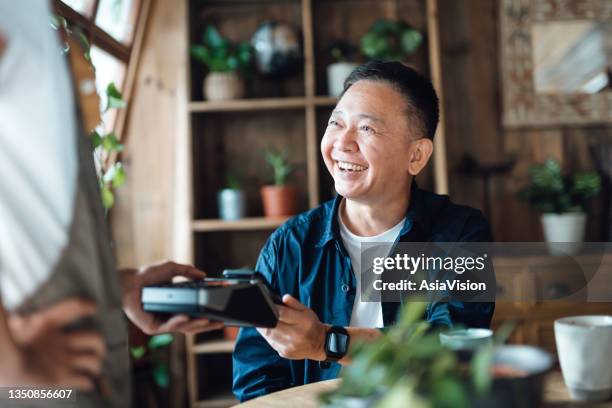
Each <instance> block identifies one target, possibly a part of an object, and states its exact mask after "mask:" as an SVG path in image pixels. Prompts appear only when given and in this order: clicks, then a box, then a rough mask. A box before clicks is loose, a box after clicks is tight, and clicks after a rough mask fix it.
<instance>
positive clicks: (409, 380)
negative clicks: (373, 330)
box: [319, 300, 553, 408]
mask: <svg viewBox="0 0 612 408" xmlns="http://www.w3.org/2000/svg"><path fill="white" fill-rule="evenodd" d="M426 307H427V303H426V302H419V301H414V300H413V301H409V302H407V303H406V304H405V305H404V306H403V309H402V314H401V316H400V318H399V319H398V322H397V323H396V324H395V325H394V326H393V327H391V328H389V330H387V331H385V333H383V334H382V335H381V336H379V337H378V338H376V339H375V340H373V341H369V342H368V341H366V342H363V341H362V342H359V343H357V342H356V344H354V345H352V346H351V348H350V349H349V356H350V358H351V364H350V365H348V366H346V367H344V368H343V375H342V378H341V381H340V385H339V387H338V388H336V389H335V390H332V391H329V392H325V393H323V394H321V395H320V396H319V400H320V402H321V403H322V406H323V407H325V408H332V407H334V408H362V407H363V408H366V407H377V408H397V407H416V408H446V407H448V408H450V407H452V408H468V407H476V408H484V407H506V408H515V407H517V408H518V407H520V408H536V407H539V406H541V399H542V395H543V386H542V384H543V382H542V381H543V378H544V376H545V375H546V373H547V372H548V370H550V368H551V367H552V365H553V360H552V358H551V357H550V355H548V353H546V352H544V351H543V350H541V349H538V348H536V347H532V346H516V345H515V346H504V345H503V343H504V342H505V341H506V339H507V338H508V337H509V336H510V334H511V333H512V330H513V327H514V324H513V323H510V322H507V323H504V324H503V325H502V326H501V327H500V328H499V329H498V330H497V332H496V334H495V336H494V338H493V340H492V341H490V342H487V343H483V344H482V345H480V346H479V347H477V348H475V349H474V350H473V351H472V352H471V353H470V354H469V355H468V356H466V358H462V357H461V354H460V353H459V352H458V351H457V350H453V349H452V348H451V347H448V346H447V345H444V344H442V342H441V341H440V337H441V336H440V334H442V332H441V331H440V330H439V329H438V330H436V329H434V328H432V327H431V326H430V324H429V323H428V322H426V321H423V320H422V319H423V316H424V314H425V310H426Z"/></svg>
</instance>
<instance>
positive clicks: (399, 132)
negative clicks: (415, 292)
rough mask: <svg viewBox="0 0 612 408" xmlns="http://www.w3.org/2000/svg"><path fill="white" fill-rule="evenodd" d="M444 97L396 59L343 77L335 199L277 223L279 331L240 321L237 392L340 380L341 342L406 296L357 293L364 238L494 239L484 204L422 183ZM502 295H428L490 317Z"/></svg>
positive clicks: (429, 315)
mask: <svg viewBox="0 0 612 408" xmlns="http://www.w3.org/2000/svg"><path fill="white" fill-rule="evenodd" d="M438 116H439V113H438V98H437V96H436V93H435V91H434V89H433V86H432V85H431V83H430V82H429V80H427V79H426V78H425V77H423V76H421V75H420V74H418V73H417V72H416V71H415V70H413V69H412V68H409V67H406V66H404V65H402V64H401V63H399V62H378V61H374V62H369V63H366V64H364V65H361V66H360V67H358V68H356V69H355V70H354V71H353V72H352V73H351V75H350V76H349V77H348V78H347V80H346V82H345V86H344V93H343V95H342V97H341V98H340V101H339V102H338V104H337V105H336V107H335V109H334V110H333V112H332V114H331V117H330V118H329V122H328V125H327V129H326V131H325V135H324V136H323V139H322V142H321V154H322V156H323V160H324V161H325V165H326V167H327V170H328V171H329V173H330V174H331V176H332V177H333V179H334V183H335V189H336V191H337V193H338V195H337V197H336V198H335V199H333V200H331V201H329V202H327V203H324V204H323V205H321V206H320V207H318V208H316V209H314V210H311V211H308V212H306V213H303V214H301V215H299V216H297V217H295V218H293V219H291V220H290V221H288V222H287V223H286V224H284V225H283V226H281V227H280V228H279V229H277V230H276V231H275V232H274V233H273V234H272V235H271V236H270V238H269V239H268V241H267V243H266V244H265V246H264V248H263V249H262V251H261V255H260V257H259V260H258V262H257V267H256V268H257V270H258V271H259V272H261V273H262V274H263V275H264V276H265V277H266V279H268V281H269V283H270V284H271V285H272V287H273V288H274V290H276V291H277V293H279V294H282V295H283V303H284V306H279V313H280V317H279V323H278V325H277V326H276V327H275V328H274V329H262V328H258V329H255V328H243V329H242V330H241V331H240V334H239V336H238V339H237V343H236V347H235V351H234V357H233V362H234V379H233V391H234V394H235V395H236V397H237V398H238V399H240V400H241V401H245V400H248V399H251V398H254V397H258V396H261V395H264V394H268V393H270V392H274V391H278V390H281V389H284V388H288V387H292V386H296V385H302V384H306V383H311V382H315V381H320V380H327V379H332V378H336V377H337V376H338V373H339V371H340V367H341V365H344V364H348V363H350V362H349V361H348V359H347V357H346V356H345V354H346V349H345V348H344V347H342V346H340V347H339V348H338V349H336V350H333V349H331V348H330V347H328V346H327V347H326V343H337V344H340V345H342V344H344V343H346V342H347V341H348V342H349V343H350V342H352V341H354V340H355V339H357V338H359V339H365V340H366V341H367V339H373V338H376V337H377V336H379V335H380V334H381V330H380V329H382V328H384V327H387V326H390V325H393V324H394V322H395V320H396V317H397V313H398V311H399V303H390V302H383V303H381V302H361V301H359V298H358V297H357V298H356V296H358V294H359V293H360V276H359V271H360V265H359V264H360V243H361V242H363V241H367V242H373V241H375V242H387V243H391V242H397V241H402V242H427V241H439V242H460V241H474V242H488V241H490V240H491V233H490V228H489V225H488V223H487V221H486V220H485V219H484V217H483V216H482V214H481V213H480V211H478V210H475V209H472V208H468V207H465V206H459V205H456V204H453V203H452V202H451V201H450V200H449V198H448V197H447V196H441V195H437V194H433V193H429V192H426V191H423V190H421V189H419V188H418V186H417V185H416V183H415V181H414V177H415V176H416V175H418V174H419V173H420V172H421V171H422V170H423V168H424V167H425V166H426V164H427V162H428V161H429V159H430V157H431V154H432V151H433V142H432V140H433V137H434V134H435V131H436V127H437V123H438ZM494 306H495V305H494V303H461V302H454V301H451V302H432V303H430V304H429V306H428V308H427V312H426V319H427V320H428V321H429V322H431V323H432V324H434V325H442V326H447V327H452V326H453V325H457V324H462V325H465V326H468V327H488V326H489V324H490V321H491V317H492V315H493V310H494Z"/></svg>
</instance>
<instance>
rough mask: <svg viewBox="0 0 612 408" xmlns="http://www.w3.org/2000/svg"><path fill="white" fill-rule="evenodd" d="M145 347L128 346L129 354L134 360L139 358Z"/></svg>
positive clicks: (142, 354)
mask: <svg viewBox="0 0 612 408" xmlns="http://www.w3.org/2000/svg"><path fill="white" fill-rule="evenodd" d="M146 352H147V349H146V347H145V346H136V347H130V354H131V355H132V358H134V359H135V360H140V359H141V358H142V356H144V355H145V353H146Z"/></svg>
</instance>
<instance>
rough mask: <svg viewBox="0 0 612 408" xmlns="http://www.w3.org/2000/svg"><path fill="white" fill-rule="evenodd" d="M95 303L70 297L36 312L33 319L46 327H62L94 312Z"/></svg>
mask: <svg viewBox="0 0 612 408" xmlns="http://www.w3.org/2000/svg"><path fill="white" fill-rule="evenodd" d="M96 309H97V308H96V305H95V303H93V302H90V301H88V300H84V299H79V298H70V299H66V300H62V301H61V302H58V303H56V304H54V305H52V306H50V307H49V308H48V309H47V310H45V311H44V312H40V313H37V314H36V315H35V316H34V320H35V321H36V322H37V323H39V324H42V325H46V326H47V327H63V326H66V325H68V324H69V323H72V322H75V321H77V320H80V319H82V318H85V317H89V316H93V315H95V314H96Z"/></svg>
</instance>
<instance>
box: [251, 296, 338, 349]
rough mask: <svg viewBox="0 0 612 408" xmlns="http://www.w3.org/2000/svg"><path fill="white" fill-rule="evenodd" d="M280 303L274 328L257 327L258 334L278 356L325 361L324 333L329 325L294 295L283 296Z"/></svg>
mask: <svg viewBox="0 0 612 408" xmlns="http://www.w3.org/2000/svg"><path fill="white" fill-rule="evenodd" d="M283 303H284V306H278V310H279V321H278V325H277V326H276V327H275V328H273V329H266V328H258V329H257V330H258V331H259V333H260V334H261V335H262V336H263V337H264V338H265V339H266V341H267V342H268V343H269V344H270V346H272V348H273V349H274V350H276V351H277V352H278V354H279V355H280V356H281V357H284V358H289V359H291V360H302V359H310V360H317V361H323V360H325V359H326V355H325V348H324V344H325V334H326V332H327V330H328V328H329V326H328V325H326V324H323V323H321V321H320V320H319V318H318V317H317V315H316V314H315V312H313V311H312V310H311V309H309V308H308V307H306V306H304V305H303V304H301V303H300V302H299V301H298V300H297V299H295V298H294V297H293V296H291V295H285V296H283Z"/></svg>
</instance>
